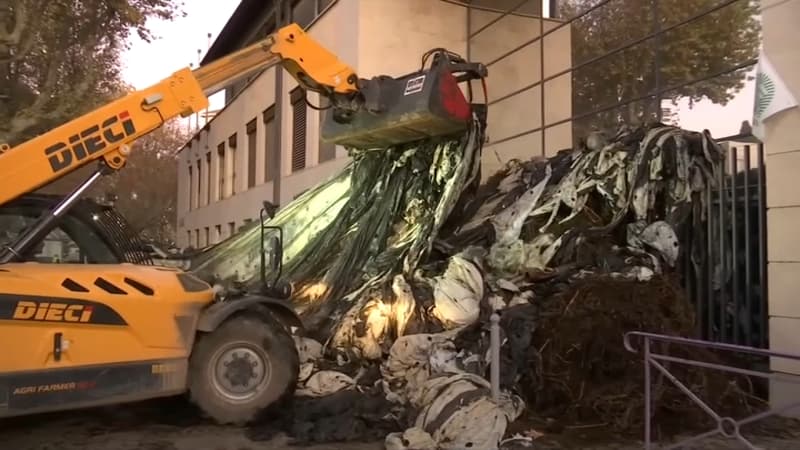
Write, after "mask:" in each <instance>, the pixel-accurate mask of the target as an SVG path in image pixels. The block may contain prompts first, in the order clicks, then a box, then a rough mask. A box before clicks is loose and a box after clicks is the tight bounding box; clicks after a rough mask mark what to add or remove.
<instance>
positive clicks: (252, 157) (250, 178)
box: [247, 119, 256, 188]
mask: <svg viewBox="0 0 800 450" xmlns="http://www.w3.org/2000/svg"><path fill="white" fill-rule="evenodd" d="M255 185H256V119H253V120H251V121H250V122H248V123H247V187H248V188H252V187H253V186H255Z"/></svg>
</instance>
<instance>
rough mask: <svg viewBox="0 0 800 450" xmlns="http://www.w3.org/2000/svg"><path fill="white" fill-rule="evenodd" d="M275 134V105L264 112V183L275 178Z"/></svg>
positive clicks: (276, 172)
mask: <svg viewBox="0 0 800 450" xmlns="http://www.w3.org/2000/svg"><path fill="white" fill-rule="evenodd" d="M277 138H278V136H277V134H276V131H275V105H272V106H270V107H269V108H267V109H266V111H264V182H265V183H266V182H268V181H272V180H274V179H275V178H276V176H277V174H278V171H277V170H276V169H277V167H276V166H275V159H274V158H275V153H274V149H276V148H278V147H277V146H276V144H277Z"/></svg>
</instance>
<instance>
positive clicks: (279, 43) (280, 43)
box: [0, 24, 359, 204]
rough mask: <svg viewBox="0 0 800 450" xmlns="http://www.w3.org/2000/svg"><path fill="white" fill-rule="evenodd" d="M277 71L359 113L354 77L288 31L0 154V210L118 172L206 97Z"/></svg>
mask: <svg viewBox="0 0 800 450" xmlns="http://www.w3.org/2000/svg"><path fill="white" fill-rule="evenodd" d="M278 64H281V65H282V66H283V67H284V68H285V69H286V70H287V71H288V72H289V73H290V74H291V75H292V76H293V77H294V78H295V79H297V82H298V83H299V84H300V85H301V86H303V87H304V88H305V89H307V90H310V91H314V92H318V93H319V94H320V95H322V96H325V97H327V98H329V99H330V101H331V105H332V106H333V107H334V108H336V109H340V110H351V109H355V108H358V103H359V101H358V96H357V93H358V89H357V83H358V77H357V76H356V74H355V72H354V71H353V69H351V68H350V67H349V66H347V65H346V64H345V63H343V62H342V61H340V60H339V59H338V58H337V57H336V56H335V55H334V54H332V53H331V52H329V51H328V50H327V49H325V48H324V47H323V46H322V45H320V44H319V43H317V42H316V41H315V40H314V39H312V38H311V37H310V36H308V34H306V32H305V31H304V30H303V29H302V28H301V27H300V26H298V25H297V24H290V25H287V26H285V27H283V28H281V29H279V30H278V31H277V32H275V33H273V34H271V35H270V36H268V37H267V38H265V39H264V40H262V41H260V42H258V43H256V44H253V45H251V46H249V47H247V48H244V49H242V50H239V51H237V52H235V53H233V54H230V55H228V56H225V57H223V58H220V59H218V60H215V61H213V62H211V63H209V64H207V65H204V66H202V67H199V68H197V69H195V70H191V69H189V68H184V69H181V70H179V71H177V72H175V73H173V74H172V75H170V76H169V77H167V78H165V79H164V80H162V81H160V82H158V83H156V84H154V85H153V86H150V87H148V88H145V89H142V90H140V91H136V92H132V93H130V94H128V95H126V96H124V97H122V98H120V99H117V100H115V101H113V102H111V103H108V104H106V105H104V106H102V107H100V108H98V109H96V110H94V111H92V112H90V113H88V114H85V115H83V116H81V117H79V118H77V119H74V120H72V121H70V122H67V123H65V124H64V125H61V126H59V127H58V128H55V129H53V130H51V131H49V132H47V133H45V134H43V135H40V136H38V137H36V138H33V139H31V140H29V141H27V142H24V143H22V144H20V145H18V146H16V147H10V148H9V147H8V146H0V152H2V153H0V174H2V183H0V204H4V203H6V202H8V201H10V200H13V199H15V198H17V197H18V196H20V195H22V194H25V193H27V192H31V191H35V190H37V189H39V188H41V187H42V186H45V185H47V184H49V183H50V182H52V181H54V180H56V179H59V178H61V177H63V176H65V175H67V174H69V173H71V172H74V171H75V170H77V169H79V168H81V167H84V166H86V165H87V164H89V163H91V162H93V161H98V162H99V161H102V162H103V163H104V165H105V166H106V167H107V168H108V169H111V170H117V169H120V168H121V167H122V166H124V165H125V161H126V160H127V157H128V153H129V151H130V149H129V146H130V145H131V144H132V143H133V142H134V141H135V140H136V139H138V138H140V137H142V136H144V135H146V134H148V133H150V132H152V131H153V130H156V129H157V128H159V127H161V126H162V125H163V124H164V123H165V122H166V121H168V120H170V119H173V118H175V117H187V116H189V115H191V114H194V113H197V112H200V111H202V110H203V109H205V108H207V107H208V104H209V102H208V95H210V94H213V93H214V92H216V91H218V90H219V89H221V88H223V87H224V86H226V85H227V84H229V83H231V82H233V81H236V80H237V79H240V78H243V77H246V76H248V75H250V74H252V73H254V72H257V71H259V70H264V69H266V68H269V67H271V66H275V65H278Z"/></svg>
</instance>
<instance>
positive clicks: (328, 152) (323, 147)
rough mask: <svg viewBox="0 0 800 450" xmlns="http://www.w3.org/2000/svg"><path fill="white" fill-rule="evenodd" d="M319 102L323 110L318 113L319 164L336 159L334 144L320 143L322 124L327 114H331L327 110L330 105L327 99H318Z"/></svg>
mask: <svg viewBox="0 0 800 450" xmlns="http://www.w3.org/2000/svg"><path fill="white" fill-rule="evenodd" d="M320 100H321V101H320V108H324V109H322V110H320V112H319V130H320V133H319V135H320V140H319V162H320V163H323V162H325V161H330V160H332V159H334V158H336V144H334V143H333V142H322V124H324V123H325V119H326V118H327V116H328V114H332V112H331V109H330V108H328V106H329V105H330V101H329V100H328V98H327V97H320Z"/></svg>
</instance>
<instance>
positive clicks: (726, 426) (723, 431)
mask: <svg viewBox="0 0 800 450" xmlns="http://www.w3.org/2000/svg"><path fill="white" fill-rule="evenodd" d="M634 337H636V338H640V339H641V340H642V349H643V358H644V364H645V376H644V383H645V385H644V390H645V391H644V398H645V417H644V422H645V425H644V435H645V436H644V441H645V442H644V448H646V449H650V448H652V444H653V442H652V433H651V430H652V423H651V419H652V416H651V414H652V409H651V408H652V405H651V403H650V400H651V399H650V389H651V386H650V385H651V383H652V377H651V374H650V366H652V367H655V368H656V369H657V370H658V371H659V372H660V373H661V374H662V375H663V376H664V378H666V379H667V380H669V381H670V382H671V383H672V384H673V385H674V386H675V387H677V388H678V389H679V390H681V391H682V392H683V393H684V394H686V395H687V396H688V397H689V398H690V399H691V400H692V401H693V403H694V404H695V406H697V407H699V408H701V409H702V410H703V411H705V412H706V413H707V414H708V415H709V416H711V417H712V418H714V420H715V421H716V425H717V426H716V429H714V430H711V431H708V432H705V433H701V434H698V435H695V436H693V437H690V438H688V439H684V440H682V441H680V442H678V443H675V444H673V445H669V446H667V447H666V448H684V446H685V445H686V444H689V443H693V442H697V441H700V440H702V439H704V438H707V437H711V436H714V435H721V436H723V437H725V438H728V439H736V440H738V441H739V442H741V443H742V444H743V445H744V446H745V447H746V448H750V449H756V448H757V447H755V446H754V445H753V444H752V443H751V442H750V441H749V440H748V439H746V438H745V437H744V436H743V435H742V434H741V428H742V426H744V425H746V424H749V423H752V422H756V421H758V420H762V419H764V418H767V417H770V416H773V415H776V414H781V413H784V412H788V411H790V410H792V409H794V408H798V407H800V402H789V403H788V404H786V405H784V406H782V407H779V408H770V409H769V410H767V411H762V412H759V413H757V414H753V415H750V416H749V417H746V418H744V419H740V420H735V419H734V418H732V417H722V416H721V415H720V414H718V413H717V412H716V411H715V410H714V409H713V408H712V407H711V405H709V404H708V403H706V402H705V401H703V400H702V399H701V398H700V397H699V396H698V395H697V394H695V393H694V392H693V391H692V390H691V388H690V387H688V386H686V384H684V383H683V382H681V381H680V380H678V379H677V377H675V375H674V374H673V373H671V372H670V370H669V369H668V368H667V367H666V366H665V365H662V364H661V363H660V362H659V361H666V362H671V363H675V364H681V365H686V366H692V367H701V368H707V369H716V370H720V371H724V372H732V373H738V374H743V375H747V376H752V377H758V378H762V379H773V378H774V376H775V375H776V374H772V373H767V372H757V371H753V370H747V369H740V368H738V367H734V366H730V365H723V364H716V363H708V362H704V361H701V360H696V359H687V358H678V357H672V356H669V355H667V354H665V353H655V352H653V351H652V348H651V342H661V343H669V344H683V345H686V346H693V347H700V348H706V349H715V350H727V351H732V352H736V353H744V354H751V355H759V356H764V357H778V358H785V359H790V360H794V361H800V354H795V353H786V352H777V351H770V350H765V349H760V348H755V347H747V346H742V345H734V344H725V343H719V342H710V341H703V340H698V339H689V338H682V337H676V336H666V335H659V334H653V333H645V332H638V331H635V332H628V333H625V336H624V338H623V344H624V346H625V349H626V350H628V351H629V352H631V353H638V351H637V350H636V349H635V348H634V346H633V344H632V343H631V341H632V338H634ZM792 381H793V382H796V383H797V382H800V378H797V377H793V379H792Z"/></svg>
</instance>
